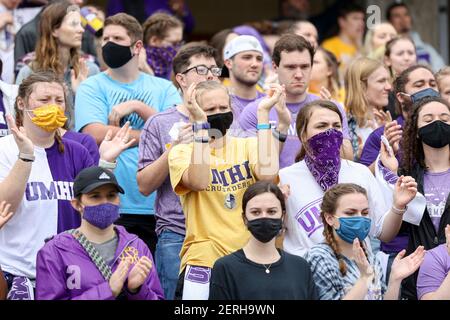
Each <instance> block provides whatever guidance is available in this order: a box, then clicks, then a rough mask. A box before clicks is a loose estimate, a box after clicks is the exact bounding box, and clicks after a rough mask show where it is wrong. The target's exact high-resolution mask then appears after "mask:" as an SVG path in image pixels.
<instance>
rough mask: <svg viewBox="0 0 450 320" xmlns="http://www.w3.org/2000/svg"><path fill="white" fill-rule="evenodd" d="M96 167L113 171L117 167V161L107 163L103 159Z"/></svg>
mask: <svg viewBox="0 0 450 320" xmlns="http://www.w3.org/2000/svg"><path fill="white" fill-rule="evenodd" d="M98 166H99V167H102V168H105V169H115V168H116V167H117V161H114V162H108V161H105V160H103V159H100V161H99V162H98Z"/></svg>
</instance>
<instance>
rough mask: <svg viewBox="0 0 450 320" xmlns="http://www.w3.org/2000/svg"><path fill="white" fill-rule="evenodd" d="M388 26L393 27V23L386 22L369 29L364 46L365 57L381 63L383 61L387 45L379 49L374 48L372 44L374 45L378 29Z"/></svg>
mask: <svg viewBox="0 0 450 320" xmlns="http://www.w3.org/2000/svg"><path fill="white" fill-rule="evenodd" d="M387 24H389V25H391V26H392V24H391V23H389V22H387V21H385V22H381V23H379V24H377V25H375V26H374V27H373V28H369V29H368V31H367V33H366V36H365V37H364V46H363V55H364V56H365V57H367V58H371V59H375V60H380V61H381V60H382V59H383V57H384V52H385V49H386V45H384V46H380V47H378V48H374V47H373V44H372V43H373V37H374V35H375V32H376V31H377V29H378V28H379V27H381V26H384V25H387ZM392 28H394V27H393V26H392Z"/></svg>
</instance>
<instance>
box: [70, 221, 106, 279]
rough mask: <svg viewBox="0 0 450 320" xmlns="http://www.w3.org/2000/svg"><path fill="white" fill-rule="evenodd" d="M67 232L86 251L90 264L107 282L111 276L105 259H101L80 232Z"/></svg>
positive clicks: (74, 230)
mask: <svg viewBox="0 0 450 320" xmlns="http://www.w3.org/2000/svg"><path fill="white" fill-rule="evenodd" d="M67 232H68V233H69V234H71V235H72V236H73V237H74V238H75V239H76V240H77V241H78V242H79V243H80V245H81V246H82V247H83V248H84V250H86V252H87V254H88V255H89V257H90V258H91V260H92V262H93V263H94V264H95V266H96V267H97V269H98V270H99V271H100V273H101V274H102V276H103V278H105V280H106V281H109V279H110V278H111V275H112V271H111V267H110V266H109V265H108V264H107V263H106V262H105V259H103V257H102V256H101V255H100V253H99V252H98V250H97V249H96V248H95V247H94V246H93V245H92V243H91V242H90V241H89V240H88V239H87V238H86V236H85V235H84V234H82V233H81V232H80V231H78V230H76V229H72V230H69V231H67Z"/></svg>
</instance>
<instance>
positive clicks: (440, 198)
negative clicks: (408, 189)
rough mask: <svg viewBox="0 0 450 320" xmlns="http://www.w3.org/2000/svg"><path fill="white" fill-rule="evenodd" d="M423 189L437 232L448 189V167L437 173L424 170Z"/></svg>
mask: <svg viewBox="0 0 450 320" xmlns="http://www.w3.org/2000/svg"><path fill="white" fill-rule="evenodd" d="M423 191H424V193H425V198H426V199H427V210H428V214H429V215H430V218H431V221H433V225H434V228H435V229H436V232H437V231H438V230H439V223H440V222H441V217H442V214H443V213H444V209H445V203H446V201H447V197H448V193H449V191H450V169H449V170H447V171H445V172H439V173H432V172H425V174H424V177H423Z"/></svg>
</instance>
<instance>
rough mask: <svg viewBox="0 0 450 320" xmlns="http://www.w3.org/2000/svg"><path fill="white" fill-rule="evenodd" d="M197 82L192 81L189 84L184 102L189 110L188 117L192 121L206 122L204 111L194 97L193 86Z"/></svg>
mask: <svg viewBox="0 0 450 320" xmlns="http://www.w3.org/2000/svg"><path fill="white" fill-rule="evenodd" d="M196 85H197V84H196V83H193V84H191V85H190V86H189V88H188V90H187V92H186V104H185V107H186V108H187V109H188V111H189V115H190V119H191V120H192V121H193V122H206V121H207V120H208V118H207V116H206V113H205V111H203V109H202V108H201V107H200V105H199V104H198V101H197V99H196V93H197V92H196V90H195V86H196Z"/></svg>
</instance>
